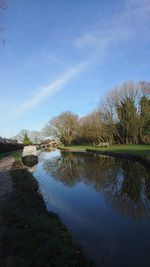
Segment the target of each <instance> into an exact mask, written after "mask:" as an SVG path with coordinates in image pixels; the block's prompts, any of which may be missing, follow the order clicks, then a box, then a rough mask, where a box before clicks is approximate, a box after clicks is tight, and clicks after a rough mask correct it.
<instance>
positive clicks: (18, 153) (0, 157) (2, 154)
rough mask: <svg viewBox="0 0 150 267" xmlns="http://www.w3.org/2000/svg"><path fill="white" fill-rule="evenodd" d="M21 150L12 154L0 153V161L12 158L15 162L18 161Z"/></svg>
mask: <svg viewBox="0 0 150 267" xmlns="http://www.w3.org/2000/svg"><path fill="white" fill-rule="evenodd" d="M21 153H22V149H21V150H16V151H12V152H6V153H0V160H1V159H2V158H4V157H8V156H13V157H14V158H15V159H16V160H19V159H20V157H21Z"/></svg>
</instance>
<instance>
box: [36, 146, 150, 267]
mask: <svg viewBox="0 0 150 267" xmlns="http://www.w3.org/2000/svg"><path fill="white" fill-rule="evenodd" d="M33 174H34V176H35V177H36V179H37V181H38V183H39V187H40V192H41V194H42V195H43V198H44V200H45V203H46V205H47V209H48V210H49V211H53V212H54V213H57V214H58V215H59V217H60V218H61V220H62V221H63V223H64V224H65V225H66V226H67V228H68V229H69V230H70V232H71V233H72V236H73V237H74V239H75V240H76V242H77V243H78V245H79V246H80V247H82V249H83V251H84V252H85V254H86V255H87V256H88V257H89V258H92V259H95V260H96V261H97V262H98V263H99V264H101V263H102V264H103V266H108V267H116V266H145V267H149V266H150V172H149V170H148V169H147V168H146V167H144V166H143V165H141V164H140V163H139V162H136V161H131V160H130V161H129V160H122V159H117V158H114V157H106V156H94V155H91V154H86V153H69V152H60V151H58V150H56V151H52V152H41V153H40V155H39V163H38V164H37V165H36V166H35V168H34V170H33Z"/></svg>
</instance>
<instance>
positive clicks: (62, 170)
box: [44, 152, 84, 187]
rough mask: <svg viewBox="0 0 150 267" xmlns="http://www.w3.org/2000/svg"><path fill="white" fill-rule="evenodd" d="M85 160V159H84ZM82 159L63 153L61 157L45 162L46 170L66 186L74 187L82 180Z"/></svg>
mask: <svg viewBox="0 0 150 267" xmlns="http://www.w3.org/2000/svg"><path fill="white" fill-rule="evenodd" d="M83 160H84V159H83ZM79 161H80V159H79V158H78V157H74V155H73V154H72V153H63V152H62V155H61V156H57V157H54V158H52V159H50V160H49V159H48V160H45V161H44V169H45V170H46V172H47V173H50V174H52V176H53V177H54V178H55V179H56V180H59V181H61V182H63V183H64V184H65V185H68V186H71V187H72V186H74V185H75V184H76V183H78V182H79V181H80V180H81V178H80V174H81V170H80V168H81V162H80V164H79Z"/></svg>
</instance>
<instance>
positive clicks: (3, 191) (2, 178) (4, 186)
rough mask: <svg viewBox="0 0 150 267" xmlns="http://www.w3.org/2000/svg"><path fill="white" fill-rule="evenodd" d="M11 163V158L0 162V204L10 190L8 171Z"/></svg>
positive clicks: (10, 183)
mask: <svg viewBox="0 0 150 267" xmlns="http://www.w3.org/2000/svg"><path fill="white" fill-rule="evenodd" d="M13 162H14V158H13V157H12V156H9V157H5V158H3V159H2V160H0V203H1V200H3V199H4V198H5V197H6V195H7V193H9V192H11V190H12V182H11V177H10V175H9V171H10V169H11V166H12V164H13ZM0 206H1V204H0Z"/></svg>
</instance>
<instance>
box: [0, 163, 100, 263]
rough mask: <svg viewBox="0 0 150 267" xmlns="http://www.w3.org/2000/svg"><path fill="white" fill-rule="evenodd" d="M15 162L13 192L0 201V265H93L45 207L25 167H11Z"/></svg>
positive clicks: (33, 180) (56, 218)
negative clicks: (0, 213)
mask: <svg viewBox="0 0 150 267" xmlns="http://www.w3.org/2000/svg"><path fill="white" fill-rule="evenodd" d="M19 164H20V165H21V162H20V161H18V162H17V161H16V162H15V163H14V168H13V169H14V170H13V171H11V177H12V182H13V191H12V192H11V193H10V195H9V198H8V200H7V201H6V202H5V204H4V209H3V221H2V225H0V226H3V234H2V240H1V241H2V245H1V251H2V253H1V254H0V255H2V258H0V263H1V266H6V265H7V266H15V267H20V266H21V267H27V266H28V267H30V266H31V267H32V266H37V267H38V266H39V267H42V266H44V267H46V266H54V267H60V266H61V267H77V266H79V267H83V266H84V267H89V266H95V265H94V263H93V262H92V261H90V260H87V259H86V257H85V256H84V255H83V254H82V252H81V251H80V250H79V249H78V247H77V246H76V244H75V243H74V241H73V240H72V237H71V235H70V233H69V232H68V230H67V229H66V228H65V226H64V225H63V224H62V223H61V221H60V220H59V218H58V216H57V215H55V214H53V213H49V212H48V211H47V210H46V206H45V204H44V202H43V199H42V196H41V195H40V194H39V193H38V189H39V188H38V183H37V181H36V180H35V178H34V177H33V176H32V174H31V173H29V172H28V171H27V169H18V170H15V166H18V165H19ZM9 260H10V263H9ZM12 263H13V264H12ZM9 264H10V265H9Z"/></svg>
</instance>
